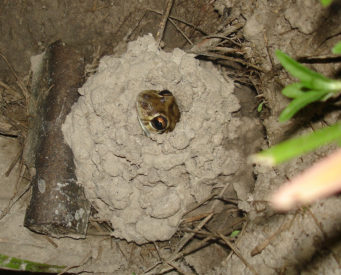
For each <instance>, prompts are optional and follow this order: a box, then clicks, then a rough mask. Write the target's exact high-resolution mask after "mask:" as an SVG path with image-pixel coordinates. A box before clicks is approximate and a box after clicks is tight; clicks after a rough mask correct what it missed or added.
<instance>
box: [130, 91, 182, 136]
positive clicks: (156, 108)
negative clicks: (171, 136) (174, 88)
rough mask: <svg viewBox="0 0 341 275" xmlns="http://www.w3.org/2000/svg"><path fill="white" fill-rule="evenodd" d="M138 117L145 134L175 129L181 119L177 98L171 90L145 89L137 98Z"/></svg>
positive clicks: (161, 132)
mask: <svg viewBox="0 0 341 275" xmlns="http://www.w3.org/2000/svg"><path fill="white" fill-rule="evenodd" d="M136 110H137V118H138V121H139V123H140V125H141V128H142V130H143V132H144V134H145V135H146V136H147V137H150V135H151V133H157V134H163V133H167V132H171V131H173V130H174V128H175V125H176V123H177V122H179V120H180V111H179V107H178V105H177V102H176V99H175V97H174V95H173V93H171V92H170V91H169V90H161V91H156V90H144V91H142V92H140V93H139V94H138V95H137V98H136Z"/></svg>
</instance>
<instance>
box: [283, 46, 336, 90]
mask: <svg viewBox="0 0 341 275" xmlns="http://www.w3.org/2000/svg"><path fill="white" fill-rule="evenodd" d="M276 56H277V58H278V60H279V61H280V62H281V64H282V66H283V67H284V68H285V69H286V70H287V71H288V72H289V73H291V74H292V75H293V76H294V77H296V78H298V79H299V80H300V81H301V82H302V83H303V85H304V86H305V87H307V88H310V89H313V90H334V89H335V87H334V86H335V85H333V84H334V83H333V82H334V81H333V80H331V79H329V78H327V77H325V76H323V75H321V74H319V73H317V72H314V71H312V70H310V69H308V68H307V67H305V66H303V65H302V64H300V63H298V62H297V61H295V60H294V59H292V58H290V57H289V56H288V55H286V54H285V53H283V52H281V51H279V50H277V51H276Z"/></svg>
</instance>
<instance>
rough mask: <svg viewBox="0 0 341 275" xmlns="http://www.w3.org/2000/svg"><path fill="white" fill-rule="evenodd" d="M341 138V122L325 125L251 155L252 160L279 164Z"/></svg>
mask: <svg viewBox="0 0 341 275" xmlns="http://www.w3.org/2000/svg"><path fill="white" fill-rule="evenodd" d="M340 140H341V123H337V124H335V125H332V126H329V127H324V128H322V129H320V130H317V131H315V132H313V133H311V134H307V135H303V136H300V137H296V138H292V139H289V140H286V141H284V142H282V143H280V144H277V145H275V146H273V147H271V148H269V149H267V150H264V151H262V152H260V153H257V154H254V155H252V156H251V157H250V159H251V161H252V162H256V163H262V164H268V165H277V164H279V163H282V162H284V161H288V160H289V159H292V158H294V157H298V156H300V155H302V154H304V153H307V152H310V151H312V150H314V149H316V148H318V147H320V146H323V145H325V144H328V143H331V142H339V141H340Z"/></svg>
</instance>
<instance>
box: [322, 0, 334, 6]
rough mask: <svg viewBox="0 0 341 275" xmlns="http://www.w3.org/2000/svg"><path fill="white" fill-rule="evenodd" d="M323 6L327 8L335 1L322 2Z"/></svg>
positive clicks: (323, 0) (326, 0)
mask: <svg viewBox="0 0 341 275" xmlns="http://www.w3.org/2000/svg"><path fill="white" fill-rule="evenodd" d="M320 2H321V4H322V6H324V7H327V6H328V5H330V3H331V2H333V0H320Z"/></svg>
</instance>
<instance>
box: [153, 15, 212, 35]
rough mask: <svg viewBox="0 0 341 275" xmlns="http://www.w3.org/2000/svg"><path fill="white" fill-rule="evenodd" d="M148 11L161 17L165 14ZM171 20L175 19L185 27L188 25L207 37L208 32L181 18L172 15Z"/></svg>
mask: <svg viewBox="0 0 341 275" xmlns="http://www.w3.org/2000/svg"><path fill="white" fill-rule="evenodd" d="M147 10H148V11H151V12H154V13H157V14H160V15H162V14H163V13H162V12H161V11H158V10H153V9H147ZM169 18H171V19H174V20H176V21H179V22H181V23H183V24H185V25H187V26H190V27H192V28H193V29H195V30H196V31H199V32H201V33H202V34H204V35H207V32H205V31H204V30H203V29H201V28H199V27H196V26H194V25H193V24H191V23H189V22H187V21H185V20H183V19H181V18H179V17H175V16H172V15H170V16H169Z"/></svg>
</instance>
